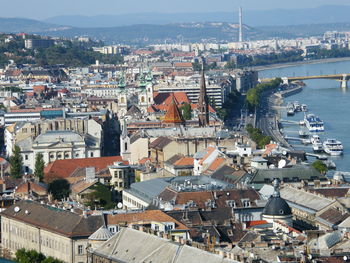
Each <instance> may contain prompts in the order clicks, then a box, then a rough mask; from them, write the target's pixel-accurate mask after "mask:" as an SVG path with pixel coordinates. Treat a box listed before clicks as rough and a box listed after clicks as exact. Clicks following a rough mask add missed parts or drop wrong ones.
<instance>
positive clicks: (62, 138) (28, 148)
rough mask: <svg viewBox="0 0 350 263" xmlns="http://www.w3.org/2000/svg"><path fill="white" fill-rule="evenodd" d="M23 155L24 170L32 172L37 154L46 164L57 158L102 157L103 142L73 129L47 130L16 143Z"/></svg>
mask: <svg viewBox="0 0 350 263" xmlns="http://www.w3.org/2000/svg"><path fill="white" fill-rule="evenodd" d="M16 145H18V146H19V148H20V149H21V151H20V152H21V155H22V156H23V164H24V171H25V172H26V173H32V172H33V171H34V167H35V158H36V156H37V154H39V153H41V154H42V155H43V159H44V162H45V163H46V164H48V163H51V162H53V161H55V160H62V159H77V158H87V157H100V156H101V144H100V141H95V140H93V139H92V138H87V137H83V136H81V135H80V134H78V133H75V132H72V131H47V132H46V133H44V134H40V135H39V136H38V137H36V138H35V139H32V138H31V137H28V138H26V139H24V140H21V141H19V142H17V143H16Z"/></svg>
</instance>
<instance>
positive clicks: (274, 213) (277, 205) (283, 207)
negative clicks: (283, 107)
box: [262, 179, 293, 226]
mask: <svg viewBox="0 0 350 263" xmlns="http://www.w3.org/2000/svg"><path fill="white" fill-rule="evenodd" d="M262 219H263V220H266V221H267V222H269V223H274V222H277V221H278V222H283V223H285V224H287V225H289V226H292V219H293V214H292V209H291V208H290V207H289V205H288V203H287V202H286V201H285V200H284V199H283V198H281V195H280V191H279V182H278V180H277V179H275V181H274V193H273V195H271V196H270V198H269V200H268V202H267V204H266V206H265V208H264V211H263V213H262Z"/></svg>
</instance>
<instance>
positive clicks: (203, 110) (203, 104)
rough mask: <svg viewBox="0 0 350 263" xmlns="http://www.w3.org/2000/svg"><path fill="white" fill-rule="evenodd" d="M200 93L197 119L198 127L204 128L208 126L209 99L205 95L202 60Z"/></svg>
mask: <svg viewBox="0 0 350 263" xmlns="http://www.w3.org/2000/svg"><path fill="white" fill-rule="evenodd" d="M200 85H201V86H200V92H199V98H198V111H199V114H198V119H199V126H201V127H204V126H208V125H209V99H208V95H207V87H206V84H205V74H204V59H203V61H202V72H201V83H200Z"/></svg>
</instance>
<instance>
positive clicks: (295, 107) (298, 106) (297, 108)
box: [293, 101, 301, 111]
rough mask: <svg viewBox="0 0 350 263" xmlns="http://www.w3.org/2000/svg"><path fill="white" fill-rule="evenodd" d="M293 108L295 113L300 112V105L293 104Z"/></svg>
mask: <svg viewBox="0 0 350 263" xmlns="http://www.w3.org/2000/svg"><path fill="white" fill-rule="evenodd" d="M293 107H294V110H295V111H301V105H300V103H299V102H298V101H294V102H293Z"/></svg>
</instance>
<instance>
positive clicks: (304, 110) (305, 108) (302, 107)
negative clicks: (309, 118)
mask: <svg viewBox="0 0 350 263" xmlns="http://www.w3.org/2000/svg"><path fill="white" fill-rule="evenodd" d="M301 111H303V112H306V111H307V105H306V104H302V105H301Z"/></svg>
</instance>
